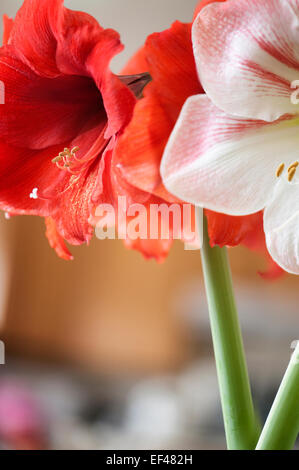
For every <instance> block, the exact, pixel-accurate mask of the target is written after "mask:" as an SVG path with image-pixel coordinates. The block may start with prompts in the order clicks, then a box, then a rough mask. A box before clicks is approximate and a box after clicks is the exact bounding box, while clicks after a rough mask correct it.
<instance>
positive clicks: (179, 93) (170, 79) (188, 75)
mask: <svg viewBox="0 0 299 470" xmlns="http://www.w3.org/2000/svg"><path fill="white" fill-rule="evenodd" d="M145 48H146V58H147V62H148V64H149V70H148V71H149V72H150V74H151V76H152V78H153V83H152V89H149V87H147V88H146V89H145V95H147V94H148V93H156V94H157V96H158V97H159V100H160V101H161V104H162V105H163V106H164V107H165V109H166V112H167V113H168V115H169V116H170V117H171V118H172V120H173V123H175V121H176V119H177V117H178V115H179V113H180V110H181V107H182V106H183V104H184V102H185V101H186V99H187V98H188V97H189V96H191V95H196V94H198V93H203V90H202V88H201V86H200V83H199V81H198V77H197V72H196V68H195V62H194V56H193V50H192V43H191V25H190V24H183V23H180V22H179V21H176V22H175V23H174V24H173V25H172V26H171V28H170V29H167V30H166V31H163V32H162V33H155V34H152V35H151V36H149V37H148V39H147V41H146V45H145Z"/></svg>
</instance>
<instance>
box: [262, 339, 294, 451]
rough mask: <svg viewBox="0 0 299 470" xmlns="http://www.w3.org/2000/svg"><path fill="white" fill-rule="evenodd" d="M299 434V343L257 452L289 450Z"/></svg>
mask: <svg viewBox="0 0 299 470" xmlns="http://www.w3.org/2000/svg"><path fill="white" fill-rule="evenodd" d="M298 433H299V343H298V345H297V347H296V349H295V352H294V354H293V356H292V358H291V360H290V363H289V366H288V368H287V370H286V373H285V375H284V378H283V380H282V382H281V385H280V388H279V390H278V393H277V395H276V398H275V400H274V403H273V405H272V408H271V411H270V413H269V416H268V418H267V421H266V424H265V426H264V429H263V432H262V434H261V437H260V439H259V442H258V444H257V448H256V449H257V450H290V449H292V448H293V447H294V444H295V441H296V438H297V436H298Z"/></svg>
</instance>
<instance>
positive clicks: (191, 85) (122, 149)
mask: <svg viewBox="0 0 299 470" xmlns="http://www.w3.org/2000/svg"><path fill="white" fill-rule="evenodd" d="M145 70H148V71H149V73H150V74H151V76H152V79H153V82H152V83H150V84H149V85H148V86H147V87H146V88H145V90H144V96H145V97H144V98H143V99H142V100H140V101H139V102H138V103H137V105H136V106H135V109H134V114H133V118H132V121H131V122H130V124H129V125H128V127H127V128H126V130H125V131H124V134H123V135H122V136H121V138H120V139H119V142H118V145H117V148H116V160H118V162H117V165H118V167H119V168H120V170H121V172H122V174H123V177H124V178H126V179H127V180H128V182H129V183H130V184H132V185H134V186H136V187H137V188H139V189H141V190H142V191H147V192H149V193H151V194H155V195H156V196H158V197H161V198H163V199H166V200H168V201H175V200H177V199H176V198H174V197H173V196H171V195H170V194H169V193H168V191H166V189H165V187H164V185H163V184H162V180H161V177H160V162H161V158H162V154H163V151H164V148H165V145H166V143H167V140H168V138H169V136H170V134H171V131H172V128H173V125H174V123H175V121H176V119H177V117H178V115H179V113H180V110H181V107H182V106H183V104H184V102H185V100H186V98H187V97H188V96H190V95H193V94H197V93H200V92H202V89H201V87H200V84H199V82H198V78H197V73H196V69H195V63H194V58H193V52H192V44H191V25H188V24H183V23H180V22H178V21H177V22H175V23H174V24H173V25H172V26H171V28H170V29H168V30H166V31H163V32H162V33H155V34H152V35H151V36H149V38H148V39H147V42H146V45H145V47H144V48H142V49H141V50H140V51H139V52H137V55H135V57H134V58H133V59H132V60H131V61H130V63H129V64H128V66H127V67H126V68H125V69H124V71H123V72H124V73H130V72H134V73H136V72H140V73H141V72H144V71H145ZM182 84H184V86H182Z"/></svg>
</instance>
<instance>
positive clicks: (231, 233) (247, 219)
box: [205, 210, 263, 246]
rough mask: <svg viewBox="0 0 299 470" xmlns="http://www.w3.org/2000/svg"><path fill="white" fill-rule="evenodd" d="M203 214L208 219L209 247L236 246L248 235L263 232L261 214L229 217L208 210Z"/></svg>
mask: <svg viewBox="0 0 299 470" xmlns="http://www.w3.org/2000/svg"><path fill="white" fill-rule="evenodd" d="M205 213H206V216H207V219H208V227H209V237H210V243H211V246H215V245H218V246H225V245H226V246H237V245H239V244H240V243H242V242H243V241H244V240H245V238H246V237H248V235H249V234H252V233H257V232H262V230H263V216H262V213H261V212H259V213H257V214H252V215H247V216H231V215H226V214H220V213H218V212H212V211H209V210H206V211H205Z"/></svg>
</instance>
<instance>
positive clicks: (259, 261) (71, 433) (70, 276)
mask: <svg viewBox="0 0 299 470" xmlns="http://www.w3.org/2000/svg"><path fill="white" fill-rule="evenodd" d="M21 3H22V2H21V1H20V0H19V1H17V0H1V7H0V9H1V10H0V12H1V14H3V13H6V14H8V15H10V16H14V15H15V13H16V11H17V9H18V8H19V6H20V5H21ZM65 4H66V5H67V6H69V7H71V8H73V9H80V8H81V9H82V8H84V10H85V11H87V12H89V13H91V14H93V15H94V16H95V17H96V18H97V19H98V20H99V22H100V23H101V24H102V25H103V26H105V27H113V28H114V29H116V30H118V31H119V32H120V33H121V36H122V39H123V42H124V43H125V45H126V50H125V52H124V53H123V54H121V55H120V56H119V58H117V59H116V60H115V61H114V63H113V68H114V70H115V71H118V70H120V68H121V66H122V65H123V64H124V63H125V62H126V60H127V58H128V57H129V56H130V55H131V54H132V53H133V52H134V51H135V50H136V49H137V48H138V47H139V46H140V45H141V44H143V42H144V40H145V38H146V36H147V35H148V34H150V33H152V32H154V31H161V30H163V29H165V28H168V27H169V26H170V24H171V23H172V22H173V21H174V20H176V19H179V20H181V21H190V20H191V18H192V15H193V9H194V7H195V5H196V4H197V0H185V1H184V2H183V1H182V0H150V1H148V0H147V1H146V0H84V2H82V0H76V1H75V0H69V1H66V2H65ZM44 231H45V228H44V223H43V221H42V220H40V219H39V218H31V217H16V218H12V219H11V220H5V218H4V214H0V252H1V253H0V256H1V263H0V339H1V340H2V341H4V342H5V347H6V364H5V365H0V447H2V448H4V449H12V448H19V449H24V448H25V449H47V448H49V449H219V448H224V447H225V442H224V434H223V425H222V418H221V410H220V403H219V395H218V389H217V381H216V373H215V367H214V362H213V353H212V347H211V337H210V330H209V324H208V314H207V306H206V301H205V295H204V288H203V280H202V274H201V265H200V254H199V252H197V251H184V249H183V245H182V244H180V243H179V242H177V243H176V244H175V245H174V247H173V249H172V250H171V253H170V256H169V258H168V260H167V261H166V262H165V263H164V264H162V265H158V264H156V263H155V262H153V261H152V262H146V261H145V260H143V258H142V257H141V255H140V254H138V253H136V252H132V251H127V250H126V249H125V248H124V247H123V245H122V243H121V242H118V241H101V242H100V241H99V240H97V239H94V240H93V242H92V243H91V246H90V247H79V248H76V249H73V248H72V251H73V253H74V255H75V260H74V261H73V262H65V261H62V260H60V259H58V258H57V257H56V255H55V253H54V251H52V250H51V249H50V247H49V246H48V243H47V241H46V238H45V237H44ZM230 257H231V264H232V271H233V277H234V282H235V289H236V297H237V302H238V307H239V311H240V316H241V322H242V327H243V330H244V339H245V346H246V351H247V353H248V362H249V369H250V376H251V379H252V384H253V392H254V396H255V400H256V403H257V406H258V408H259V411H260V413H261V415H262V417H263V418H264V417H265V416H266V414H267V412H268V410H269V407H270V405H271V402H272V400H273V398H274V395H275V393H276V390H277V387H278V384H279V382H280V380H281V378H282V375H283V373H284V370H285V367H286V365H287V363H288V360H289V358H290V354H291V349H290V345H291V342H292V341H294V340H296V339H298V337H299V315H298V280H297V278H296V277H295V276H289V275H285V276H284V277H282V278H280V279H279V280H277V281H265V280H263V279H262V278H261V277H260V276H259V275H258V273H257V272H258V270H263V269H264V268H265V266H266V264H265V260H264V258H263V256H262V255H258V254H256V253H252V252H250V251H248V250H247V249H245V248H242V247H239V248H234V249H231V250H230Z"/></svg>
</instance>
